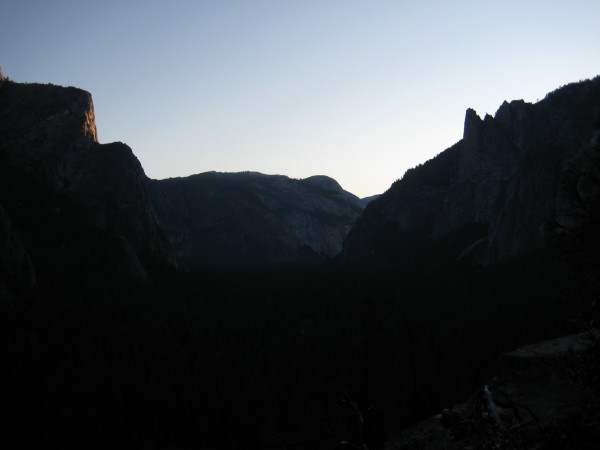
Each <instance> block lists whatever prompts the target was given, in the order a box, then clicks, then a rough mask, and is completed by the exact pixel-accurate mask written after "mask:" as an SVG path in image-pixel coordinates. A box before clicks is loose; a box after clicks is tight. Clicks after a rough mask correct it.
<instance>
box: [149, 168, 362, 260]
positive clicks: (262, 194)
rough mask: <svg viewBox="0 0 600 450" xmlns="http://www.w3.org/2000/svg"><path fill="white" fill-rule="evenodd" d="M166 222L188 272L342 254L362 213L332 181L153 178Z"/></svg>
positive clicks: (247, 176)
mask: <svg viewBox="0 0 600 450" xmlns="http://www.w3.org/2000/svg"><path fill="white" fill-rule="evenodd" d="M148 192H149V194H150V199H151V203H152V205H153V207H154V209H155V211H156V215H157V217H158V220H159V223H160V225H161V226H162V227H163V229H164V230H165V231H166V233H167V235H168V236H169V239H170V240H171V242H172V244H173V247H174V249H175V251H176V254H177V258H178V261H179V262H180V264H181V265H183V266H184V267H187V268H196V267H202V266H246V265H263V264H274V263H281V262H310V261H318V260H321V259H323V258H330V257H333V256H335V255H336V254H337V253H338V252H339V251H340V249H341V246H342V242H343V240H344V238H345V237H346V235H347V233H348V231H349V230H350V227H351V226H352V225H353V223H354V222H355V220H356V219H357V218H358V216H359V214H360V213H361V211H362V208H361V207H360V206H359V205H358V199H357V198H356V197H355V196H354V195H352V194H350V193H349V192H346V191H344V190H343V189H342V188H341V187H340V185H339V184H338V183H337V182H336V181H335V180H333V179H331V178H329V177H325V176H314V177H310V178H306V179H303V180H295V179H291V178H288V177H285V176H280V175H264V174H261V173H256V172H244V173H216V172H209V173H202V174H199V175H193V176H190V177H187V178H173V179H167V180H160V181H156V180H148Z"/></svg>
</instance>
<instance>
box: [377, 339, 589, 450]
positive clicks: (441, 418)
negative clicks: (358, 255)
mask: <svg viewBox="0 0 600 450" xmlns="http://www.w3.org/2000/svg"><path fill="white" fill-rule="evenodd" d="M597 351H598V332H597V330H592V331H587V332H584V333H580V334H576V335H571V336H564V337H561V338H557V339H552V340H548V341H543V342H539V343H536V344H531V345H527V346H524V347H520V348H517V349H516V350H514V351H512V352H509V353H505V354H503V355H501V356H500V357H499V358H498V360H497V368H496V376H495V377H494V378H493V379H491V380H488V381H487V382H486V384H485V385H484V386H482V388H481V389H480V390H479V391H478V392H477V393H476V394H475V395H474V396H473V397H472V398H471V399H469V400H468V401H466V402H464V403H459V404H457V405H454V406H453V407H452V408H449V409H445V410H444V411H442V413H441V414H439V415H437V416H435V417H431V418H429V419H426V420H424V421H423V422H421V423H419V424H417V425H416V426H414V427H411V428H409V429H407V430H404V431H402V432H400V433H398V434H397V435H396V436H394V437H392V438H391V439H389V440H388V442H387V443H386V445H385V446H384V448H385V449H386V450H401V449H430V450H434V449H463V448H531V449H533V448H592V447H594V445H595V444H596V443H597V440H598V437H599V435H598V434H599V429H598V421H599V420H600V408H599V403H598V401H599V399H598V392H597V390H594V389H593V387H592V386H591V385H590V384H589V383H588V381H589V379H587V378H586V376H585V375H582V374H586V373H588V374H589V371H590V369H589V368H590V367H592V364H596V363H595V361H596V359H597Z"/></svg>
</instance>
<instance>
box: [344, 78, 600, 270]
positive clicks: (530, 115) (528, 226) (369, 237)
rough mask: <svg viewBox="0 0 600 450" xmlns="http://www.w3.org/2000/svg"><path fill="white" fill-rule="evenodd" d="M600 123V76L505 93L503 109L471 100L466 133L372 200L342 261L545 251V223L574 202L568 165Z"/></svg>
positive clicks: (488, 259) (486, 259)
mask: <svg viewBox="0 0 600 450" xmlns="http://www.w3.org/2000/svg"><path fill="white" fill-rule="evenodd" d="M599 129H600V77H599V78H595V79H594V80H589V81H585V82H581V83H577V84H573V85H569V86H566V87H564V88H561V89H559V90H557V91H555V92H553V93H551V94H549V95H548V96H547V97H546V98H545V99H544V100H542V101H540V102H538V103H536V104H528V103H526V102H523V101H513V102H511V103H507V102H504V103H503V104H502V106H500V108H499V109H498V111H497V113H496V114H495V116H494V117H492V116H489V115H487V116H486V117H485V118H483V119H481V118H480V117H479V116H478V115H477V114H476V113H475V111H473V110H471V109H469V110H468V111H467V113H466V117H465V126H464V134H463V139H462V140H461V141H459V142H458V143H457V144H456V145H454V146H452V147H450V148H449V149H447V150H445V151H444V152H442V153H441V154H440V155H438V156H437V157H436V158H434V159H432V160H430V161H428V162H427V163H425V164H423V165H422V166H419V167H417V168H415V169H411V170H409V171H407V173H406V174H405V175H404V177H403V178H402V179H401V180H399V181H397V182H396V183H394V184H393V185H392V186H391V188H390V189H389V190H388V191H387V192H386V193H385V194H384V195H383V196H382V197H381V198H379V199H378V200H376V201H374V202H373V203H372V204H371V205H369V206H368V207H367V208H366V210H365V213H364V214H363V216H362V217H361V218H360V219H359V220H358V221H357V223H356V225H355V226H354V228H353V229H352V231H351V233H350V234H349V236H348V239H347V240H346V242H345V244H344V248H343V252H342V255H341V260H342V261H343V262H345V263H346V264H402V263H406V264H412V263H413V262H414V261H415V258H419V257H420V258H425V259H430V260H431V259H432V258H433V259H435V258H438V257H440V255H443V257H446V258H449V259H451V260H453V261H456V260H457V259H463V260H464V259H469V260H470V261H471V262H472V263H477V264H492V263H496V262H502V261H507V260H510V259H512V258H515V257H520V256H524V255H528V254H531V253H532V252H535V251H536V250H538V249H540V248H541V247H542V246H543V232H542V231H543V226H544V224H545V223H546V222H547V221H548V220H550V219H553V218H554V217H556V215H557V211H559V209H561V208H562V209H563V210H564V209H565V205H564V201H565V198H564V196H562V195H561V178H562V177H563V174H564V171H565V169H566V168H567V167H569V166H570V165H573V164H575V165H577V164H578V163H579V162H582V161H583V160H584V159H585V157H584V156H582V155H584V153H585V152H586V151H587V150H588V149H589V148H590V147H591V146H593V145H594V143H595V142H596V140H597V139H598V131H599ZM567 209H568V205H567Z"/></svg>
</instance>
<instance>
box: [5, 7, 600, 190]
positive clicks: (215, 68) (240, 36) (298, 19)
mask: <svg viewBox="0 0 600 450" xmlns="http://www.w3.org/2000/svg"><path fill="white" fill-rule="evenodd" d="M0 66H1V67H2V68H3V70H4V73H5V75H7V76H8V77H10V78H11V79H13V80H15V81H21V82H44V83H55V84H61V85H71V86H77V87H80V88H82V89H85V90H87V91H90V92H91V93H92V95H93V98H94V104H95V109H96V119H97V125H98V132H99V136H100V141H101V142H105V143H106V142H112V141H116V140H119V141H123V142H125V143H127V144H128V145H130V146H131V147H132V149H133V151H134V153H135V154H136V155H137V157H138V158H139V159H140V161H141V163H142V165H143V166H144V169H145V171H146V173H147V174H148V176H150V177H152V178H165V177H172V176H185V175H190V174H193V173H199V172H204V171H209V170H217V171H226V172H233V171H241V170H256V171H260V172H264V173H271V174H274V173H278V174H283V175H288V176H291V177H295V178H303V177H307V176H310V175H316V174H323V175H329V176H332V177H334V178H335V179H337V180H338V181H339V182H340V184H341V185H342V186H343V187H344V188H345V189H347V190H349V191H351V192H353V193H355V194H357V195H359V196H361V197H363V196H367V195H371V194H374V193H379V192H383V191H385V190H386V189H387V188H388V187H389V185H390V184H391V183H392V182H393V181H394V180H395V179H397V178H400V177H401V176H402V174H403V173H404V172H405V171H406V169H408V168H410V167H412V166H415V165H416V164H419V163H421V162H424V161H425V160H427V159H429V158H431V157H433V156H434V155H436V154H437V153H439V152H440V151H442V150H444V149H445V148H447V147H449V146H450V145H451V144H453V143H454V142H456V141H457V140H458V139H460V138H461V136H462V128H463V121H464V113H465V110H466V109H467V108H468V107H472V108H474V109H475V110H476V111H477V112H478V113H479V114H480V115H484V114H485V113H490V114H494V113H495V111H496V110H497V108H498V107H499V105H500V104H501V103H502V101H503V100H505V99H506V100H512V99H525V100H527V101H533V102H535V101H536V100H537V99H541V98H543V96H544V95H545V94H546V93H547V92H548V91H550V90H553V89H555V88H557V87H559V86H560V85H563V84H566V83H568V82H572V81H577V80H580V79H585V78H591V77H593V76H595V75H598V74H600V1H597V0H588V1H584V0H569V1H552V0H545V1H537V0H536V1H527V0H520V1H497V0H496V1H444V2H443V1H418V2H417V1H413V2H408V1H400V0H398V1H377V0H370V1H367V0H364V1H353V0H343V1H342V0H338V1H328V0H319V1H316V0H315V1H310V0H304V1H301V0H288V1H286V0H278V1H275V0H272V1H266V0H265V1H260V0H257V1H226V0H219V1H217V0H206V1H178V0H172V1H161V2H159V1H141V0H140V1H134V0H130V1H127V0H122V1H114V0H103V1H98V0H96V1H94V2H90V1H85V0H77V1H66V0H65V1H54V2H53V1H34V0H0Z"/></svg>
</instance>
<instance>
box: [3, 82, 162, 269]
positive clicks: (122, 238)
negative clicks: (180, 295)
mask: <svg viewBox="0 0 600 450" xmlns="http://www.w3.org/2000/svg"><path fill="white" fill-rule="evenodd" d="M0 138H1V139H0V158H1V159H2V163H3V170H4V171H5V172H6V174H8V175H10V177H9V178H11V179H12V180H13V182H12V184H10V183H9V182H8V181H6V180H5V183H7V185H6V186H4V189H5V191H6V195H7V196H8V197H7V198H6V201H5V203H6V202H8V203H13V204H16V203H18V201H19V199H20V192H22V191H23V190H24V189H25V190H29V189H30V188H31V189H33V185H36V186H37V187H36V188H37V189H40V190H42V191H44V193H45V194H47V193H49V192H52V193H53V195H54V194H55V196H56V197H57V199H58V198H59V197H60V198H62V199H68V201H69V202H71V203H69V204H70V205H72V206H73V207H75V206H74V205H76V207H77V208H79V209H81V210H82V212H81V213H80V214H79V215H78V219H77V220H81V221H82V223H80V224H79V225H80V226H81V227H84V228H89V229H94V230H97V232H98V233H101V234H103V235H104V236H107V239H109V240H110V241H111V242H113V243H114V247H112V249H107V253H106V255H108V254H110V253H111V252H112V255H113V256H112V257H111V258H112V260H114V262H115V264H116V263H118V264H119V265H120V266H121V268H122V270H121V272H122V273H123V274H125V275H126V276H129V277H132V278H137V279H142V280H143V279H146V278H147V273H146V272H147V270H146V269H147V267H149V266H152V265H156V264H161V263H162V262H165V261H168V260H169V258H170V247H169V244H168V242H167V240H166V238H165V236H164V234H163V233H162V231H161V230H160V228H159V227H158V225H157V223H156V220H155V218H154V216H153V213H152V210H151V208H150V205H149V203H148V199H147V195H146V191H145V184H144V183H145V179H146V177H145V174H144V171H143V169H142V167H141V165H140V163H139V161H138V160H137V159H136V157H135V156H134V155H133V153H132V152H131V149H130V148H129V147H127V146H126V145H125V144H122V143H113V144H106V145H102V144H99V143H98V135H97V131H96V122H95V117H94V107H93V103H92V98H91V95H90V94H89V93H87V92H85V91H82V90H80V89H76V88H71V87H69V88H63V87H58V86H53V85H41V84H19V83H14V82H10V81H6V80H5V81H3V82H2V85H1V86H0ZM5 178H7V177H5ZM23 180H30V182H29V181H28V182H27V184H26V182H25V181H23ZM38 184H39V186H38ZM10 190H13V192H12V193H8V191H10ZM57 201H58V200H57ZM23 202H25V203H24V204H22V205H21V208H25V209H27V208H33V207H32V206H31V204H27V203H26V202H27V200H23ZM15 207H16V206H15ZM13 209H14V208H13ZM57 209H59V208H58V207H57ZM13 213H14V211H13ZM57 214H58V213H57ZM109 250H110V251H109ZM106 255H105V256H106Z"/></svg>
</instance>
